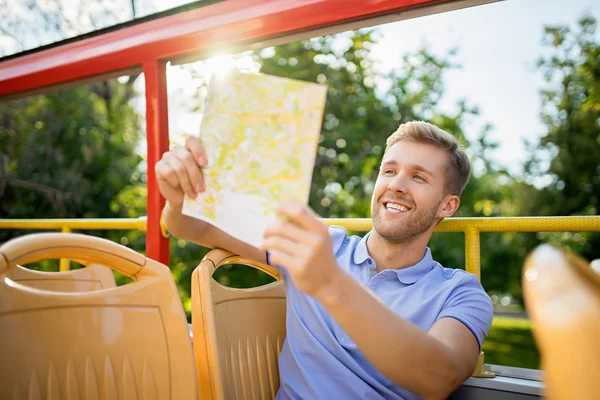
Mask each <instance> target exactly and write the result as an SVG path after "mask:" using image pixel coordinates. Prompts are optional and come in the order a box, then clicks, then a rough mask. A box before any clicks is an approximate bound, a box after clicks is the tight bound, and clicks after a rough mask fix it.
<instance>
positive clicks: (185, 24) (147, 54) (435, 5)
mask: <svg viewBox="0 0 600 400" xmlns="http://www.w3.org/2000/svg"><path fill="white" fill-rule="evenodd" d="M494 1H498V0H462V1H456V0H368V1H363V0H264V1H255V0H227V1H222V2H219V3H214V4H210V5H206V6H201V7H200V8H197V9H193V10H190V11H185V12H181V13H179V14H175V15H170V16H167V17H163V18H159V19H155V20H150V21H148V22H143V23H139V24H136V25H132V26H128V27H125V28H123V29H119V30H116V31H112V32H108V33H104V34H101V35H97V36H91V37H89V38H87V39H83V40H80V41H72V42H70V43H67V44H64V45H60V46H56V47H53V48H48V49H43V50H40V51H34V52H31V53H29V54H25V55H23V56H17V57H11V58H9V59H7V60H5V61H2V62H0V101H2V100H6V99H10V98H16V97H24V96H28V95H32V94H35V93H43V92H48V91H50V90H54V89H56V88H63V87H68V86H75V85H81V84H83V83H85V82H89V81H97V80H104V79H107V78H111V77H116V76H121V75H125V74H127V73H132V72H141V71H143V72H144V77H145V82H146V126H147V132H146V140H147V146H148V159H147V162H148V199H147V216H148V225H147V226H148V228H147V234H146V254H147V256H148V257H150V258H152V259H155V260H157V261H159V262H162V263H163V264H165V265H169V241H168V239H167V238H164V237H163V236H162V234H161V230H160V216H161V211H162V208H163V206H164V199H163V198H162V197H161V196H160V193H159V191H158V190H157V189H158V187H157V183H156V179H155V177H154V164H156V162H157V161H158V160H159V159H160V157H161V156H162V154H163V153H164V152H165V151H167V150H168V149H169V130H168V109H167V82H166V63H167V62H169V61H171V62H179V63H181V62H184V61H185V62H190V61H193V60H197V59H201V58H207V57H210V56H212V55H215V54H217V53H223V52H227V53H231V52H233V51H242V50H248V49H252V48H261V47H266V46H271V45H275V44H279V43H287V42H292V41H296V40H301V39H307V38H309V37H314V36H319V35H323V34H331V33H336V32H342V31H345V30H349V29H357V28H361V27H365V26H372V25H377V24H380V23H385V22H391V21H397V20H401V19H408V18H414V17H417V16H422V15H427V14H433V13H438V12H443V11H449V10H454V9H458V8H465V7H472V6H475V5H480V4H485V3H491V2H494Z"/></svg>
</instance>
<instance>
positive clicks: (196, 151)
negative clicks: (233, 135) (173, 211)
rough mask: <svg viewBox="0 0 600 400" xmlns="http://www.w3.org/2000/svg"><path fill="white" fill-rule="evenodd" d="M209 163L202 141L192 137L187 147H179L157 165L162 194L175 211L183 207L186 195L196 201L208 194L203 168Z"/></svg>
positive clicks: (188, 139) (167, 153) (188, 140)
mask: <svg viewBox="0 0 600 400" xmlns="http://www.w3.org/2000/svg"><path fill="white" fill-rule="evenodd" d="M207 163H208V159H207V158H206V152H205V150H204V146H202V143H201V142H200V139H198V138H195V137H192V136H189V137H188V138H187V139H186V140H185V146H175V147H173V148H172V149H171V150H170V151H167V152H165V153H164V154H163V155H162V158H161V160H160V161H159V162H157V163H156V166H155V169H154V170H155V173H156V179H157V180H158V189H159V190H160V194H162V195H163V197H164V198H165V199H166V200H167V201H168V202H169V204H170V205H171V206H172V207H175V208H179V207H181V206H182V204H183V197H184V194H187V195H188V197H192V198H195V197H196V195H197V194H198V193H200V192H203V191H204V188H205V187H204V178H203V175H202V167H205V166H206V165H207Z"/></svg>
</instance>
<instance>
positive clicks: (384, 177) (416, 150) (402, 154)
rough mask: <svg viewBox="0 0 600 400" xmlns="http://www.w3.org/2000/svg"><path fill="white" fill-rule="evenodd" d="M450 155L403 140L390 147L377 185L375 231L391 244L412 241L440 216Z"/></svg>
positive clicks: (374, 197)
mask: <svg viewBox="0 0 600 400" xmlns="http://www.w3.org/2000/svg"><path fill="white" fill-rule="evenodd" d="M447 159H448V156H447V154H446V152H445V151H444V150H441V149H438V148H436V147H434V146H432V145H428V144H422V143H414V142H406V141H400V142H398V143H396V144H394V145H393V146H392V147H390V148H389V149H388V150H387V152H386V153H385V155H384V156H383V160H382V162H381V168H380V171H379V176H378V177H377V181H376V182H375V189H374V191H373V198H372V199H371V213H372V216H373V228H374V229H375V232H377V234H379V236H381V237H382V238H384V239H386V240H387V241H389V242H391V243H405V242H410V241H411V240H413V239H415V238H416V237H418V236H419V235H421V234H422V233H424V232H426V231H427V230H428V229H429V228H431V226H432V225H435V224H436V223H437V220H438V219H439V218H441V217H443V216H444V215H440V204H441V203H442V201H443V200H444V185H445V179H446V177H445V172H446V169H447V168H448V163H447Z"/></svg>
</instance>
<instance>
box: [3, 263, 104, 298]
mask: <svg viewBox="0 0 600 400" xmlns="http://www.w3.org/2000/svg"><path fill="white" fill-rule="evenodd" d="M85 264H88V265H86V268H81V269H75V270H71V271H64V272H43V271H34V270H31V269H28V268H24V267H22V266H20V265H16V266H15V267H14V268H12V269H11V270H10V271H9V272H8V274H7V277H8V278H9V279H11V280H13V281H15V282H19V283H22V284H23V285H25V286H30V287H33V288H36V289H42V290H51V291H54V292H72V293H74V292H92V291H94V290H100V289H108V288H112V287H115V286H116V284H115V278H114V276H113V274H112V271H111V269H110V268H108V267H105V266H104V265H100V264H89V263H85ZM85 264H84V265H85Z"/></svg>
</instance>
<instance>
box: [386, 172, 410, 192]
mask: <svg viewBox="0 0 600 400" xmlns="http://www.w3.org/2000/svg"><path fill="white" fill-rule="evenodd" d="M388 190H389V191H390V192H392V193H406V192H407V181H406V176H405V174H402V173H401V174H398V175H396V176H395V177H394V179H392V181H391V182H390V183H389V185H388Z"/></svg>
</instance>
